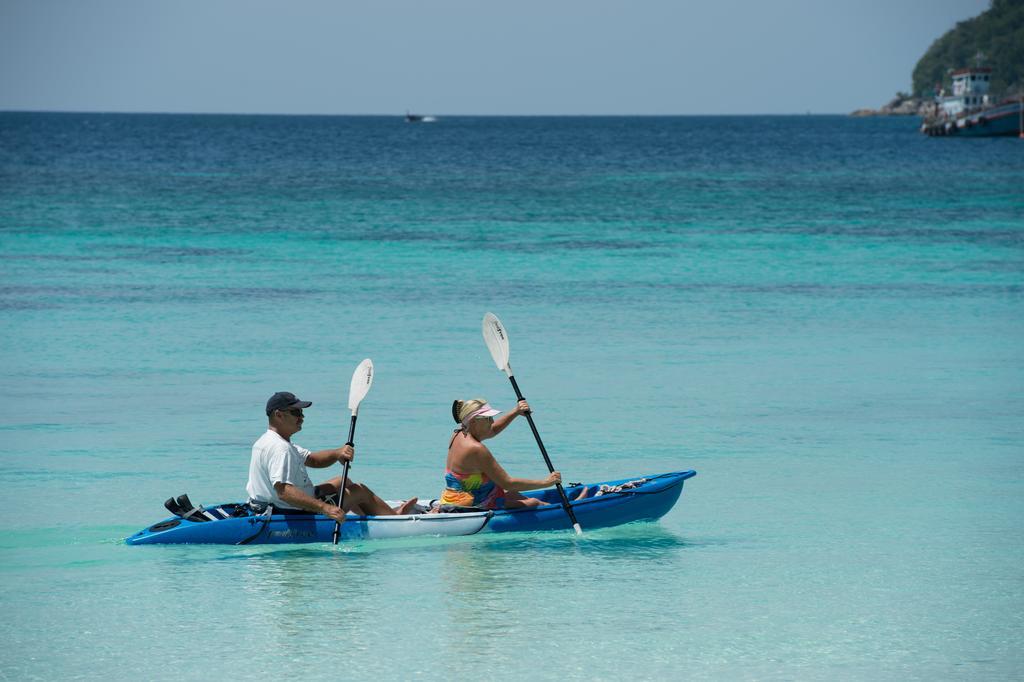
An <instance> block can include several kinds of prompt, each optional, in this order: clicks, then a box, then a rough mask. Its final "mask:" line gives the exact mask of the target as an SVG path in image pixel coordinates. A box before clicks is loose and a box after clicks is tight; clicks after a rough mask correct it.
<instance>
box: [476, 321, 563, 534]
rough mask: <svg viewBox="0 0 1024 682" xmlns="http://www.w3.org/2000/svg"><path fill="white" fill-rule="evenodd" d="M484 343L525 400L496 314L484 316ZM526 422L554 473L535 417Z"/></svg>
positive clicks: (560, 486)
mask: <svg viewBox="0 0 1024 682" xmlns="http://www.w3.org/2000/svg"><path fill="white" fill-rule="evenodd" d="M484 342H485V343H486V344H487V350H489V351H491V357H492V358H494V364H495V365H497V366H498V369H499V370H501V371H502V372H504V373H505V376H507V377H508V380H509V381H511V382H512V389H513V390H514V391H515V392H516V398H518V399H519V400H523V394H522V393H521V392H520V391H519V384H517V383H516V378H515V377H514V376H512V366H511V365H509V364H508V334H507V333H506V332H505V327H504V326H503V325H502V324H501V320H499V319H498V318H497V316H496V315H494V313H487V314H486V315H484ZM526 421H528V422H530V430H532V431H533V437H534V438H535V439H536V440H537V447H539V448H540V454H542V455H544V463H545V464H547V465H548V471H549V472H551V473H554V471H555V467H553V466H552V465H551V458H550V457H548V451H547V450H545V449H544V442H543V441H541V439H540V433H538V432H537V426H536V425H535V424H534V423H533V415H531V414H530V413H529V412H527V413H526ZM555 486H556V487H557V488H558V494H559V495H561V497H562V508H563V509H565V513H566V514H568V515H569V520H570V521H571V522H572V527H573V528H575V529H576V534H577V535H582V534H583V529H581V528H580V524H579V522H578V521H577V520H576V514H574V513H573V511H572V507H571V506H570V505H569V498H568V497H566V496H565V488H563V487H562V484H561V483H556V484H555Z"/></svg>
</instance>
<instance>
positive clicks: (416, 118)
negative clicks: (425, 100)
mask: <svg viewBox="0 0 1024 682" xmlns="http://www.w3.org/2000/svg"><path fill="white" fill-rule="evenodd" d="M436 120H437V119H436V118H434V117H433V116H423V115H422V114H413V113H410V112H408V111H407V112H405V122H406V123H433V122H434V121H436Z"/></svg>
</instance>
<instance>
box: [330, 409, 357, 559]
mask: <svg viewBox="0 0 1024 682" xmlns="http://www.w3.org/2000/svg"><path fill="white" fill-rule="evenodd" d="M355 435H356V415H352V421H351V422H349V424H348V442H347V443H345V445H351V446H352V447H355V446H356V444H355V442H354V441H353V439H354V438H355ZM348 465H349V462H348V460H345V466H344V467H342V470H341V490H339V491H338V509H341V510H342V511H343V512H344V511H345V508H344V507H342V506H341V504H342V502H344V501H345V486H346V485H348ZM340 535H341V523H339V522H338V521H335V522H334V544H338V537H339V536H340Z"/></svg>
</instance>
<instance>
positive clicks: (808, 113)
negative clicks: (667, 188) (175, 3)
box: [0, 109, 850, 119]
mask: <svg viewBox="0 0 1024 682" xmlns="http://www.w3.org/2000/svg"><path fill="white" fill-rule="evenodd" d="M0 114H70V115H83V114H93V115H101V116H266V117H278V118H282V117H294V118H405V116H406V114H404V113H338V114H324V113H315V114H314V113H310V114H300V113H294V112H292V113H274V112H237V111H236V112H224V111H105V110H98V109H80V110H79V109H0ZM416 115H417V116H430V117H434V118H437V119H441V118H753V117H759V118H764V117H772V118H792V117H797V116H800V117H802V116H822V117H826V116H829V117H836V116H841V117H844V118H845V117H849V116H850V113H849V112H846V113H842V112H812V111H805V112H791V113H743V114H728V113H717V114H459V113H424V114H419V113H417V114H416Z"/></svg>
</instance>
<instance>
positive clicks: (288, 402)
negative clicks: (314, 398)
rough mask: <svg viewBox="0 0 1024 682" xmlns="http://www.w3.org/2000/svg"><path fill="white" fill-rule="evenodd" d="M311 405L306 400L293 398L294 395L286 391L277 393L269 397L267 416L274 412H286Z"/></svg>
mask: <svg viewBox="0 0 1024 682" xmlns="http://www.w3.org/2000/svg"><path fill="white" fill-rule="evenodd" d="M312 404H313V403H311V402H309V401H308V400H299V399H298V398H296V397H295V394H294V393H289V392H288V391H278V392H277V393H275V394H274V395H272V396H270V400H268V401H267V416H268V417H269V416H270V413H271V412H273V411H274V410H288V409H291V408H294V407H309V406H310V405H312Z"/></svg>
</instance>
